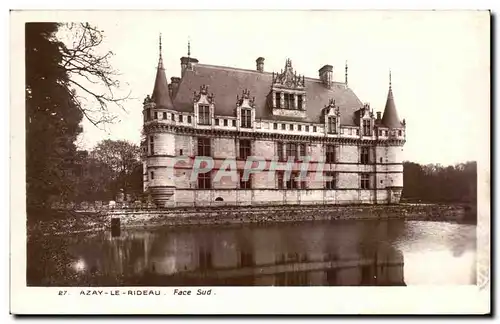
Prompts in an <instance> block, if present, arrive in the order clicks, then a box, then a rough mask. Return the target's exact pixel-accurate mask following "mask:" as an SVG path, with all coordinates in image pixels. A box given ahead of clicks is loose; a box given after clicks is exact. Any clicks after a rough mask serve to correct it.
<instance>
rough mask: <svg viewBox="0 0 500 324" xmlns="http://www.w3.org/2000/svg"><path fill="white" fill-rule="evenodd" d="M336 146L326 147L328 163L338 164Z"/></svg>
mask: <svg viewBox="0 0 500 324" xmlns="http://www.w3.org/2000/svg"><path fill="white" fill-rule="evenodd" d="M335 158H336V156H335V146H334V145H327V146H326V163H336V162H337V161H335Z"/></svg>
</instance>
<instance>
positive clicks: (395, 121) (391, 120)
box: [382, 82, 401, 128]
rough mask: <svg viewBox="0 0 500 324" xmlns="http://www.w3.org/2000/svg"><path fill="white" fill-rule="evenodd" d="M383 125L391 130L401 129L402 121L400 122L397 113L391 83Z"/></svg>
mask: <svg viewBox="0 0 500 324" xmlns="http://www.w3.org/2000/svg"><path fill="white" fill-rule="evenodd" d="M382 124H383V125H384V126H386V127H389V128H397V127H401V121H400V120H399V117H398V112H397V111H396V104H395V103H394V95H393V94H392V86H391V84H390V82H389V93H388V94H387V101H386V103H385V109H384V115H383V116H382Z"/></svg>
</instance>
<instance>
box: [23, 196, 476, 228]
mask: <svg viewBox="0 0 500 324" xmlns="http://www.w3.org/2000/svg"><path fill="white" fill-rule="evenodd" d="M349 219H360V220H363V219H381V220H386V219H405V220H422V221H448V222H469V223H473V222H474V221H475V208H474V207H470V206H466V205H458V204H400V205H353V206H335V205H296V206H286V208H285V207H284V206H220V207H189V208H169V209H134V208H123V209H111V210H106V211H100V212H75V211H55V212H54V215H51V217H43V220H39V221H34V222H28V234H34V233H38V234H43V235H60V234H67V233H81V232H93V231H99V230H108V229H110V228H111V227H112V225H111V224H112V223H113V224H114V226H115V227H117V226H118V227H119V228H122V229H124V228H136V227H161V226H208V225H230V224H247V223H248V224H249V223H283V222H305V221H330V220H349Z"/></svg>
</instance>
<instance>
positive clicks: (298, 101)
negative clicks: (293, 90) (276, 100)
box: [297, 95, 303, 110]
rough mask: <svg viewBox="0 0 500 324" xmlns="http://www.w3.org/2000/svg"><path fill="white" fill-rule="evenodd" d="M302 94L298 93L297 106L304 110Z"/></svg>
mask: <svg viewBox="0 0 500 324" xmlns="http://www.w3.org/2000/svg"><path fill="white" fill-rule="evenodd" d="M302 105H303V104H302V95H297V108H298V109H301V110H302Z"/></svg>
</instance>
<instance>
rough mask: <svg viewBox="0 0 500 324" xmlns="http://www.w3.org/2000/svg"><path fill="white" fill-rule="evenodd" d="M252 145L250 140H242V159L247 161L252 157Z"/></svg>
mask: <svg viewBox="0 0 500 324" xmlns="http://www.w3.org/2000/svg"><path fill="white" fill-rule="evenodd" d="M251 154H252V153H251V143H250V140H248V139H242V140H240V158H241V159H244V160H246V159H247V158H248V157H249V156H250V155H251Z"/></svg>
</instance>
